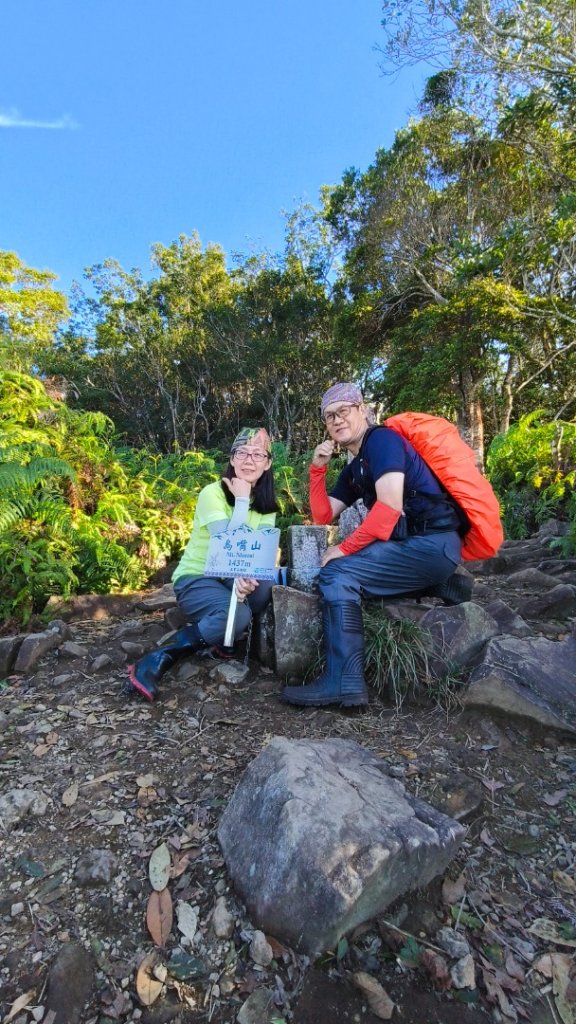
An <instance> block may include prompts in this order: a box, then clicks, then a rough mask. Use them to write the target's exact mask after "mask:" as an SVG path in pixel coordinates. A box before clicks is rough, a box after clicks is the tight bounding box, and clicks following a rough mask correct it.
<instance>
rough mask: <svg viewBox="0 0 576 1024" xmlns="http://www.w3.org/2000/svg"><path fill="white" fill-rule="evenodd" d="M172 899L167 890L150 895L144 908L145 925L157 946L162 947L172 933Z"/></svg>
mask: <svg viewBox="0 0 576 1024" xmlns="http://www.w3.org/2000/svg"><path fill="white" fill-rule="evenodd" d="M173 919H174V915H173V912H172V897H171V895H170V892H169V890H168V889H162V891H161V892H157V891H156V890H154V892H152V893H150V898H149V900H148V906H147V907H146V925H147V927H148V931H149V932H150V935H151V936H152V939H153V940H154V942H155V943H156V945H157V946H162V947H164V946H165V945H166V941H167V939H168V936H169V935H170V932H171V931H172V921H173Z"/></svg>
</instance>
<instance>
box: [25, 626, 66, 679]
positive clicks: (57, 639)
mask: <svg viewBox="0 0 576 1024" xmlns="http://www.w3.org/2000/svg"><path fill="white" fill-rule="evenodd" d="M61 643H62V637H61V636H60V635H59V633H58V632H57V631H56V630H51V629H50V630H45V631H44V632H43V633H29V634H28V636H25V637H24V639H23V641H22V643H21V645H20V648H19V650H18V654H17V657H16V662H15V665H14V672H31V671H32V669H33V668H35V666H36V663H37V662H38V661H40V658H42V657H43V656H44V655H45V654H47V652H48V651H53V650H54V648H55V647H60V645H61Z"/></svg>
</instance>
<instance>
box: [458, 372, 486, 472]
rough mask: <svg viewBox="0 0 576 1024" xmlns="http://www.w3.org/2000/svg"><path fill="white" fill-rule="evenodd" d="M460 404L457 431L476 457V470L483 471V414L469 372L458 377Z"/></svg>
mask: <svg viewBox="0 0 576 1024" xmlns="http://www.w3.org/2000/svg"><path fill="white" fill-rule="evenodd" d="M459 390H460V394H461V396H462V402H461V406H460V410H459V413H458V429H459V431H460V433H461V434H462V437H463V438H464V440H465V441H466V442H467V443H468V444H469V445H470V447H471V448H472V449H473V451H474V455H475V456H476V465H477V466H478V469H479V470H481V471H483V469H484V414H483V410H482V404H481V402H480V401H479V399H478V396H477V392H478V385H477V384H476V382H475V381H474V380H473V379H472V374H471V373H470V372H469V370H464V371H463V372H462V374H461V375H460V387H459Z"/></svg>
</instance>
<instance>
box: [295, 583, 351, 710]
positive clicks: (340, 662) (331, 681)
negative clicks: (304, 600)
mask: <svg viewBox="0 0 576 1024" xmlns="http://www.w3.org/2000/svg"><path fill="white" fill-rule="evenodd" d="M323 620H324V647H325V651H326V668H325V669H324V672H323V673H322V675H321V676H320V677H319V678H318V679H316V680H315V681H314V682H313V683H309V684H308V685H307V686H286V687H284V689H283V690H282V693H281V698H280V699H281V700H283V701H284V703H286V704H299V705H315V706H317V707H320V706H323V705H325V704H342V705H343V706H344V707H345V708H348V707H358V706H361V705H364V704H367V703H368V691H367V689H366V683H365V681H364V628H363V623H362V609H361V607H360V605H359V604H356V602H355V601H336V602H334V603H331V604H325V605H324V614H323Z"/></svg>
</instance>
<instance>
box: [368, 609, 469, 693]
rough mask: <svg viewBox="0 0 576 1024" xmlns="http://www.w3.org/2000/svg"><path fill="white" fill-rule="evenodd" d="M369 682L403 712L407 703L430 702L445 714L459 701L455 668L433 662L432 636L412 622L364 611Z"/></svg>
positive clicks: (434, 659)
mask: <svg viewBox="0 0 576 1024" xmlns="http://www.w3.org/2000/svg"><path fill="white" fill-rule="evenodd" d="M363 619H364V632H365V650H366V663H365V672H366V679H367V681H368V682H369V683H370V685H371V686H372V687H373V688H374V689H375V690H376V692H377V693H378V694H379V696H380V697H384V698H386V699H388V700H391V701H392V702H393V704H394V705H395V707H396V711H400V709H401V708H402V705H403V704H404V701H405V700H407V699H408V700H421V699H423V698H424V699H429V700H430V699H431V700H432V701H433V702H434V703H435V704H438V705H439V706H440V707H442V708H443V709H444V710H445V711H450V710H453V709H454V708H456V707H457V706H458V705H459V703H460V701H459V697H458V692H457V691H458V689H459V688H460V686H461V685H462V684H461V681H460V679H459V678H458V675H457V672H456V670H455V667H454V666H452V665H449V664H441V663H440V662H439V660H438V659H437V658H435V657H434V658H433V656H432V655H433V644H432V638H431V636H430V634H429V633H428V632H427V631H426V630H425V629H422V627H421V626H420V625H419V623H417V622H413V621H412V620H411V619H391V618H389V617H388V616H386V615H385V614H384V613H383V612H382V611H381V610H379V609H377V608H364V609H363Z"/></svg>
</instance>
